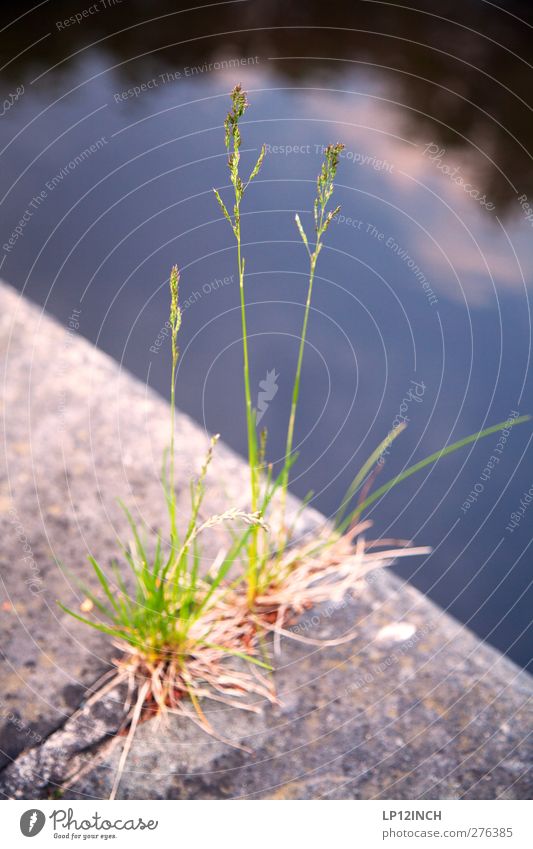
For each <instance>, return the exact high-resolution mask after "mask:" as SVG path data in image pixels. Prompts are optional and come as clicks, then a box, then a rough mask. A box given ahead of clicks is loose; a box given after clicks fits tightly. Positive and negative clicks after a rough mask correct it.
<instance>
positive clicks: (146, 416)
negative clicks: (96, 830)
mask: <svg viewBox="0 0 533 849" xmlns="http://www.w3.org/2000/svg"><path fill="white" fill-rule="evenodd" d="M0 348H1V350H2V355H3V357H4V358H5V373H4V391H3V402H2V403H3V409H2V415H3V418H4V441H5V444H4V451H5V473H4V475H3V478H2V481H1V483H0V487H1V488H0V520H1V525H2V531H3V533H2V551H1V553H0V557H1V568H2V581H3V583H2V597H1V599H0V625H1V633H2V643H1V645H2V655H3V661H2V667H3V670H2V676H3V677H2V680H3V687H2V695H1V702H0V719H1V718H3V723H4V728H3V733H2V737H1V739H0V749H1V750H2V756H3V763H4V764H7V763H9V761H10V760H12V759H14V758H16V756H17V755H18V754H19V753H20V752H21V750H22V749H24V748H27V747H32V749H31V750H30V751H29V752H27V753H26V754H23V755H21V756H19V757H18V759H16V760H15V762H14V763H13V764H12V765H11V766H9V767H8V768H7V769H4V771H3V772H2V773H0V793H1V794H3V796H4V797H11V796H16V797H18V798H39V797H41V796H46V795H50V794H52V793H54V792H63V793H64V796H65V798H77V797H80V798H83V797H87V796H89V797H97V798H102V797H105V796H107V795H108V794H109V791H110V788H111V784H112V781H113V776H114V773H115V770H116V767H117V762H118V758H119V756H120V750H121V745H122V742H121V741H119V743H118V745H114V740H113V735H114V733H115V732H116V730H117V729H118V727H119V725H120V716H121V713H120V700H117V699H116V698H110V699H108V700H107V701H106V703H105V704H103V705H100V706H98V707H95V708H94V709H88V710H85V711H84V712H82V714H78V716H77V717H76V718H75V719H74V720H68V717H69V716H70V715H71V714H72V713H73V712H74V710H75V709H76V708H77V707H78V705H79V704H80V702H81V701H82V699H83V694H84V692H85V688H86V687H87V686H89V685H90V684H92V682H93V681H94V679H95V678H96V677H97V676H98V675H99V674H100V673H101V672H104V671H105V670H106V669H107V668H109V659H110V657H111V655H112V651H113V650H112V649H110V647H109V645H108V644H107V641H106V639H105V637H102V636H100V635H98V634H96V633H94V634H93V633H92V632H90V631H89V630H88V629H86V628H84V626H83V625H78V624H77V623H75V622H73V621H71V620H70V619H69V618H68V617H67V616H64V615H63V614H62V613H61V612H60V611H58V609H57V607H56V606H55V599H56V598H57V597H61V599H62V600H65V601H66V602H67V603H70V604H71V605H78V606H79V603H80V601H81V599H82V596H81V595H80V593H79V592H77V594H76V596H74V595H73V590H72V588H71V587H70V586H69V582H68V580H67V579H66V578H65V576H64V575H63V573H62V572H61V570H60V569H59V568H58V567H57V566H56V565H55V563H54V558H58V559H60V560H61V561H62V562H64V563H65V564H67V565H68V566H69V568H70V570H71V571H72V572H73V573H74V574H76V575H77V576H78V577H80V576H83V578H84V579H90V572H89V570H88V568H87V566H86V556H87V554H88V553H92V554H93V555H94V556H95V557H97V558H99V559H102V561H103V562H104V563H105V562H108V561H109V559H110V558H111V557H112V556H113V554H114V553H115V532H116V531H118V532H120V533H124V532H125V528H124V520H123V517H122V515H121V514H120V511H119V509H118V508H117V506H116V502H115V498H116V496H120V497H122V498H125V499H126V500H127V501H128V503H129V504H134V506H135V509H136V510H137V512H138V513H139V514H141V515H143V516H144V517H145V518H146V519H147V521H148V522H149V523H151V524H152V525H153V526H157V525H158V524H159V522H161V516H162V515H163V505H162V499H161V490H160V484H159V480H158V473H159V468H160V457H161V452H162V449H163V447H164V446H165V444H166V442H167V408H166V405H165V404H164V402H163V401H161V400H160V399H158V398H156V397H155V396H154V395H153V394H152V393H150V392H149V391H146V390H145V388H144V387H143V386H142V385H140V384H139V383H138V382H137V381H135V380H133V379H132V378H131V377H129V376H127V375H125V374H123V373H121V372H120V370H119V368H118V367H117V365H116V364H115V363H113V362H112V361H110V360H109V359H108V358H107V357H105V356H104V355H102V354H101V353H100V352H97V351H95V350H93V349H92V348H91V347H90V346H89V345H87V344H86V343H85V342H83V341H82V340H80V339H78V338H74V337H73V336H72V335H69V334H66V333H65V329H64V328H60V327H59V326H58V325H56V324H55V323H54V322H52V321H51V320H50V319H48V318H44V317H41V316H40V313H39V312H38V311H37V310H36V309H35V308H33V307H31V306H29V305H28V304H27V303H26V302H23V301H19V298H18V296H17V295H16V294H15V293H14V292H12V291H11V290H9V289H8V288H7V287H2V288H0ZM177 426H178V431H179V434H180V435H179V438H178V445H179V450H180V459H179V469H180V473H181V476H182V480H183V481H186V479H187V478H188V476H189V474H190V473H191V472H192V471H194V470H195V469H196V467H197V463H198V461H199V458H200V457H201V455H202V454H203V453H204V451H205V448H206V445H207V437H206V435H205V434H203V433H202V432H201V431H200V430H199V428H198V427H197V426H196V425H194V424H193V423H192V422H191V421H190V420H189V419H188V418H187V417H185V416H178V421H177ZM244 477H245V469H244V466H243V464H242V462H241V461H239V460H238V458H236V457H235V455H233V454H232V453H231V452H230V451H229V450H228V449H226V448H225V447H224V446H219V450H218V451H217V457H216V460H215V464H214V466H213V474H212V475H211V478H210V481H211V485H210V488H209V503H208V505H207V506H206V512H207V511H213V512H217V511H219V510H220V505H221V503H222V502H224V503H225V504H227V500H226V499H227V498H229V499H230V501H231V502H232V503H239V502H240V493H241V492H242V484H243V480H244ZM185 496H186V492H184V497H185ZM310 520H313V521H316V520H317V519H316V514H315V516H310ZM23 535H24V536H23ZM212 544H213V545H216V544H217V540H216V539H215V540H213V542H212ZM24 545H26V550H24V548H23V546H24ZM28 546H29V549H30V551H29V552H28V548H27V547H28ZM24 557H26V559H25V560H24V559H23V558H24ZM372 578H373V579H372V581H371V582H369V583H368V584H367V585H366V586H365V588H364V591H363V592H362V593H361V596H360V597H359V598H358V599H357V600H355V601H353V602H351V603H350V604H347V605H346V606H344V607H343V608H342V609H340V610H338V611H336V612H335V613H334V615H332V611H331V610H324V609H322V610H321V611H313V613H312V615H311V618H310V619H309V620H308V624H307V627H306V630H305V631H302V633H306V634H307V635H308V636H313V637H316V636H331V635H332V634H335V635H338V634H342V633H344V632H346V631H347V630H349V629H351V628H352V627H353V625H354V622H357V624H358V627H359V633H358V637H357V640H356V641H354V642H353V643H350V644H349V645H344V646H339V647H335V648H327V649H326V648H320V649H319V648H310V647H308V646H302V645H301V644H297V643H294V642H291V641H285V642H284V643H283V645H282V653H281V657H280V658H279V659H278V664H277V665H278V672H277V676H276V680H277V684H278V691H279V696H280V699H281V701H282V706H281V707H279V708H268V707H267V708H265V711H264V713H263V714H262V715H261V716H259V717H256V716H251V715H248V714H244V713H242V712H239V711H234V710H229V709H227V708H221V707H220V706H218V708H213V709H212V710H211V717H212V721H213V724H214V725H216V727H217V728H218V729H219V731H221V733H223V734H224V735H225V736H226V737H230V738H231V739H232V740H233V741H235V742H236V743H245V744H246V746H247V747H248V748H250V749H251V750H252V754H248V753H245V752H242V751H239V750H236V749H232V748H229V747H228V746H225V745H224V744H222V743H219V742H217V741H215V740H213V739H212V738H209V737H207V736H206V735H204V734H203V733H202V732H201V731H199V730H197V729H196V728H195V727H194V726H192V724H186V723H183V722H182V721H179V720H172V721H170V723H169V725H168V727H167V728H165V729H163V728H161V727H160V728H157V727H156V725H155V724H154V723H145V724H144V725H142V726H141V727H140V728H139V730H138V733H137V737H136V741H135V743H134V746H133V749H132V753H131V756H130V759H129V763H128V766H127V769H126V772H125V774H124V777H123V780H122V784H121V791H120V794H119V795H120V796H123V797H125V798H189V797H195V798H235V797H241V796H252V797H260V798H299V799H305V798H321V797H326V798H375V797H378V798H398V799H401V798H405V799H409V798H417V797H422V798H456V797H460V796H465V797H470V798H496V797H498V796H502V797H505V798H526V797H528V798H529V797H530V796H531V794H532V792H533V782H532V780H531V775H530V774H528V767H529V765H530V764H531V756H532V754H533V753H532V747H531V745H530V744H528V742H527V740H528V726H529V725H530V722H531V712H530V706H531V695H532V692H533V690H532V686H531V678H530V677H529V676H528V675H527V674H526V673H523V672H521V671H520V670H519V669H518V668H517V667H516V666H514V664H512V663H511V662H510V661H508V660H506V659H505V658H503V657H502V656H501V655H499V654H498V653H497V652H496V651H494V650H493V649H491V648H490V647H488V646H486V645H483V644H481V643H480V642H479V641H478V640H477V639H476V638H475V637H474V636H473V635H472V634H470V633H469V632H468V631H467V630H466V629H464V628H462V627H460V626H459V625H457V624H456V623H455V622H454V621H453V620H452V619H450V617H448V616H447V615H446V614H443V613H442V611H440V610H439V609H438V608H437V607H436V606H435V605H433V604H432V603H431V602H430V601H428V599H426V598H425V597H423V596H422V595H421V594H420V593H418V592H417V591H416V590H415V589H413V588H412V587H409V586H406V585H403V584H402V583H401V582H400V581H399V580H398V579H397V578H396V577H395V576H394V575H392V574H390V573H384V572H377V573H375V574H374V575H373V576H372ZM394 623H401V627H395V628H391V627H390V626H391V625H393V624H394ZM93 710H94V713H93V712H92V711H93ZM54 729H60V730H58V731H57V732H56V733H52V732H53V731H54ZM36 734H39V735H43V737H44V736H47V737H48V739H47V741H46V743H44V744H41V745H36V742H37V741H36V738H35V736H32V735H36ZM109 741H111V743H110V742H109ZM100 742H101V745H100V747H99V750H98V744H99V743H100ZM85 749H86V751H84V750H85ZM97 750H98V751H97ZM96 753H97V754H96ZM81 767H83V770H84V773H83V776H82V777H81V778H80V779H79V780H78V782H77V783H75V784H74V785H73V786H72V787H71V788H70V789H67V790H63V791H61V790H60V785H62V783H63V781H64V779H65V776H66V775H68V774H71V773H72V772H75V771H76V770H77V769H79V768H81Z"/></svg>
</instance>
